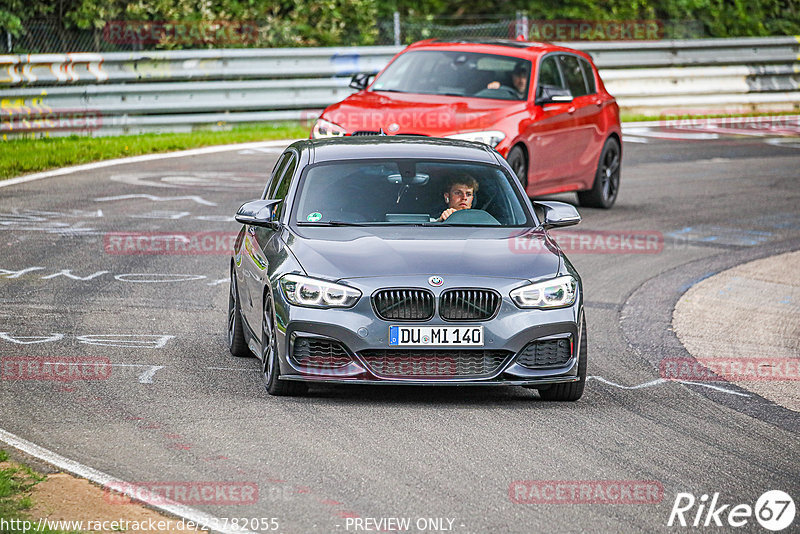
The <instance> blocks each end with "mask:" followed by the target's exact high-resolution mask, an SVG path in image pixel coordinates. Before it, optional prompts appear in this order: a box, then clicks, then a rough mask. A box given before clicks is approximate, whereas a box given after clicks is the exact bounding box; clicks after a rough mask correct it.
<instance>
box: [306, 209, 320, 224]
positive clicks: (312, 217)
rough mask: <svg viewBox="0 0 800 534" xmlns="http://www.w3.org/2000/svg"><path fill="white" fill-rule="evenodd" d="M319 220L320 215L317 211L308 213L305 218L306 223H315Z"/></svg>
mask: <svg viewBox="0 0 800 534" xmlns="http://www.w3.org/2000/svg"><path fill="white" fill-rule="evenodd" d="M320 219H322V214H321V213H320V212H318V211H315V212H314V213H309V214H308V217H306V220H307V221H308V222H317V221H318V220H320Z"/></svg>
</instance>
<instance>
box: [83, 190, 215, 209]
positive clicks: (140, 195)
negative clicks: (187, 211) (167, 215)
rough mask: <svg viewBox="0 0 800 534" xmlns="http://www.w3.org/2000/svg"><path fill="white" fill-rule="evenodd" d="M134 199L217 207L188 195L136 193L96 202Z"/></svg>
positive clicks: (99, 199)
mask: <svg viewBox="0 0 800 534" xmlns="http://www.w3.org/2000/svg"><path fill="white" fill-rule="evenodd" d="M132 198H145V199H147V200H152V201H153V202H169V201H171V200H192V201H194V202H197V203H198V204H202V205H204V206H216V205H217V203H216V202H211V201H210V200H206V199H204V198H203V197H198V196H197V195H188V196H183V197H158V196H156V195H147V194H145V193H135V194H131V195H117V196H115V197H101V198H96V199H94V200H95V202H111V201H113V200H130V199H132Z"/></svg>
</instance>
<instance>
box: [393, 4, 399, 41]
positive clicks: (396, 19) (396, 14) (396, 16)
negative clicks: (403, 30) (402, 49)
mask: <svg viewBox="0 0 800 534" xmlns="http://www.w3.org/2000/svg"><path fill="white" fill-rule="evenodd" d="M393 18H394V45H395V46H400V13H399V12H398V11H395V12H394V16H393Z"/></svg>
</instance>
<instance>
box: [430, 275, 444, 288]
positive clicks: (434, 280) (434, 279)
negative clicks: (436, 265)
mask: <svg viewBox="0 0 800 534" xmlns="http://www.w3.org/2000/svg"><path fill="white" fill-rule="evenodd" d="M428 283H429V284H430V285H432V286H433V287H439V286H440V285H442V284H444V280H442V277H441V276H431V277H430V278H428Z"/></svg>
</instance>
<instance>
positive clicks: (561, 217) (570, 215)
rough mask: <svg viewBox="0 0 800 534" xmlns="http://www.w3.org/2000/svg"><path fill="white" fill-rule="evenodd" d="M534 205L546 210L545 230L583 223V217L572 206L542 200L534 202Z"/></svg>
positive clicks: (543, 224)
mask: <svg viewBox="0 0 800 534" xmlns="http://www.w3.org/2000/svg"><path fill="white" fill-rule="evenodd" d="M534 205H536V206H538V207H540V208H542V209H543V210H544V221H543V222H542V227H543V228H545V229H548V228H562V227H564V226H573V225H575V224H578V223H579V222H581V216H580V214H579V213H578V210H576V209H575V206H573V205H572V204H567V203H566V202H556V201H553V200H548V201H544V200H541V201H538V202H534Z"/></svg>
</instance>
